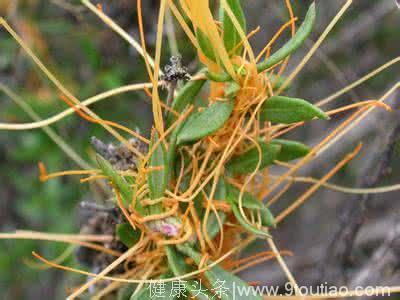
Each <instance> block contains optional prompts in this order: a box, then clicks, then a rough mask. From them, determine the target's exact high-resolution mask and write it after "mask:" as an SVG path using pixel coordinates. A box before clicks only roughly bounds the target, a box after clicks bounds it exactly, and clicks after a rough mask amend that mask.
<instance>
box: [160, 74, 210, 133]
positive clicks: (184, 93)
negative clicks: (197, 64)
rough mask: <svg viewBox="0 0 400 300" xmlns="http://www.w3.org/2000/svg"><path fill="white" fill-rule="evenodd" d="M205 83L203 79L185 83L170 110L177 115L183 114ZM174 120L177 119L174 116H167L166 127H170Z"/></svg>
mask: <svg viewBox="0 0 400 300" xmlns="http://www.w3.org/2000/svg"><path fill="white" fill-rule="evenodd" d="M205 82H206V80H204V79H201V80H192V81H189V82H187V83H186V84H185V86H184V87H183V88H182V89H180V90H179V92H178V94H177V96H176V97H175V99H174V101H173V102H172V107H171V108H172V109H173V110H174V111H176V112H178V113H181V112H183V111H184V109H185V108H186V107H187V106H188V105H189V104H191V103H193V101H194V99H195V97H196V96H197V94H198V93H199V92H200V90H201V88H202V87H203V86H204V83H205ZM176 119H177V118H176V116H175V115H174V114H168V118H167V126H168V127H169V126H171V125H172V123H173V122H174V121H175V120H176Z"/></svg>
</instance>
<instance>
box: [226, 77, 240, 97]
mask: <svg viewBox="0 0 400 300" xmlns="http://www.w3.org/2000/svg"><path fill="white" fill-rule="evenodd" d="M239 90H240V85H238V84H237V83H236V82H234V81H231V82H228V84H227V87H226V89H225V97H226V98H227V99H230V100H232V99H233V98H235V97H236V94H237V92H239Z"/></svg>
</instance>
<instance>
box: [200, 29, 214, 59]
mask: <svg viewBox="0 0 400 300" xmlns="http://www.w3.org/2000/svg"><path fill="white" fill-rule="evenodd" d="M196 38H197V41H198V42H199V46H200V48H201V50H202V51H203V53H204V55H205V56H206V57H207V58H208V59H211V60H212V61H217V59H216V56H215V51H214V47H213V46H212V43H211V42H210V40H209V39H208V38H207V36H206V35H205V34H204V33H203V32H202V31H201V30H200V29H197V30H196Z"/></svg>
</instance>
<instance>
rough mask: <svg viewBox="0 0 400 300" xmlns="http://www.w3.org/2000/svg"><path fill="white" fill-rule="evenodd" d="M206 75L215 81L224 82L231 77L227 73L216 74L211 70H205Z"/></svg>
mask: <svg viewBox="0 0 400 300" xmlns="http://www.w3.org/2000/svg"><path fill="white" fill-rule="evenodd" d="M206 77H207V78H208V79H210V80H211V81H215V82H226V81H228V80H230V79H231V76H230V75H229V74H228V73H221V74H217V73H214V72H211V71H207V72H206Z"/></svg>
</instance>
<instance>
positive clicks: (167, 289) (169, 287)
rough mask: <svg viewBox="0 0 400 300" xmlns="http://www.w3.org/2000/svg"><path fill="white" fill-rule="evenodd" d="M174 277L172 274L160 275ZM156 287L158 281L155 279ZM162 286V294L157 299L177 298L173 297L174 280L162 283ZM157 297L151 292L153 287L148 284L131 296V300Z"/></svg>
mask: <svg viewBox="0 0 400 300" xmlns="http://www.w3.org/2000/svg"><path fill="white" fill-rule="evenodd" d="M170 277H172V276H171V275H170V274H163V275H161V276H160V279H167V278H170ZM154 284H155V287H157V281H156V280H155V281H154ZM160 287H162V288H163V289H162V293H161V295H157V299H165V300H167V299H168V300H175V299H177V297H173V296H172V297H171V296H170V295H173V284H172V281H169V282H166V283H165V284H162V285H160ZM154 299H155V297H154V295H153V294H152V293H151V287H150V285H149V284H146V285H144V286H143V287H142V289H141V290H140V291H139V292H138V293H137V294H136V295H133V294H132V296H131V298H130V300H154Z"/></svg>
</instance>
